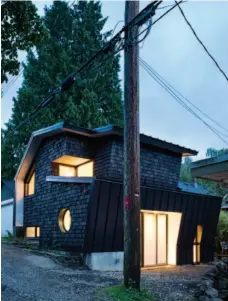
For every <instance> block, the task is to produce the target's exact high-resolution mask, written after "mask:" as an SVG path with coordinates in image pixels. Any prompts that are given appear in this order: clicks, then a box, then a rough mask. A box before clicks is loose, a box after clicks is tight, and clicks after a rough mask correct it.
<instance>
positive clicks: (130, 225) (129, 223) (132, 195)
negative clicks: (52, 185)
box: [124, 1, 140, 289]
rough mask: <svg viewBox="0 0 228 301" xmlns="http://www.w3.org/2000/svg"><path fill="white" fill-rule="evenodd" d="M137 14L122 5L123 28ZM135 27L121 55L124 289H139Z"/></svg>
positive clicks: (134, 6)
mask: <svg viewBox="0 0 228 301" xmlns="http://www.w3.org/2000/svg"><path fill="white" fill-rule="evenodd" d="M138 13H139V1H126V4H125V24H128V23H129V22H130V21H131V20H132V19H133V18H134V17H135V16H136V15H137V14H138ZM137 34H138V26H137V25H136V26H133V27H131V28H130V29H129V30H127V31H126V32H125V51H124V285H125V286H126V287H129V286H132V287H134V288H136V289H140V138H139V48H138V45H137V38H136V36H137Z"/></svg>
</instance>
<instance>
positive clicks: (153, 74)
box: [139, 58, 228, 145]
mask: <svg viewBox="0 0 228 301" xmlns="http://www.w3.org/2000/svg"><path fill="white" fill-rule="evenodd" d="M139 62H140V65H141V66H142V68H143V69H144V70H145V71H147V73H148V74H149V75H150V76H151V77H152V78H153V79H154V80H155V81H156V82H157V83H158V84H159V85H160V86H161V87H163V88H164V89H165V90H166V91H167V92H168V93H169V94H170V95H171V96H172V97H173V98H174V99H175V100H176V101H177V102H178V103H179V104H180V105H181V106H183V107H184V108H185V109H186V110H188V111H189V112H190V113H191V114H192V115H194V116H195V117H196V118H197V119H199V120H200V121H201V122H203V123H204V124H205V125H206V126H207V127H208V128H209V129H210V130H211V131H212V132H214V134H215V135H216V136H218V137H219V138H220V139H221V140H222V141H223V142H224V143H225V144H227V145H228V141H226V140H225V139H224V138H223V137H221V135H220V132H219V131H218V130H217V129H215V128H214V127H213V126H211V125H210V124H208V123H207V122H206V121H205V120H203V119H202V118H201V117H200V116H199V115H198V114H197V113H196V112H195V111H194V110H193V109H191V108H190V107H189V106H188V105H187V104H186V103H185V102H184V101H183V100H182V99H181V98H180V97H179V96H178V94H177V93H175V92H174V91H173V90H172V89H171V88H170V87H169V86H168V85H167V84H166V83H165V82H164V81H163V80H162V78H159V76H158V75H156V74H155V73H154V72H153V70H152V69H151V68H150V65H149V64H147V63H146V62H145V61H144V60H143V59H141V58H140V59H139Z"/></svg>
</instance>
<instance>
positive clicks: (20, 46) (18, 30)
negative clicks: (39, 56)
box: [1, 1, 44, 83]
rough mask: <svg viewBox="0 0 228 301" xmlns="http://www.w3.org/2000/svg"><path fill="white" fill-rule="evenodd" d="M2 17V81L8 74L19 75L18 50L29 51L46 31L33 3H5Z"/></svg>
mask: <svg viewBox="0 0 228 301" xmlns="http://www.w3.org/2000/svg"><path fill="white" fill-rule="evenodd" d="M1 9H2V16H1V29H2V36H1V46H2V49H1V56H2V58H1V61H2V68H1V75H2V78H1V81H2V83H3V82H7V81H8V78H7V74H11V75H18V73H19V66H20V63H19V61H18V50H27V51H28V50H29V49H30V48H31V47H33V46H34V45H37V43H38V41H39V40H40V39H42V37H43V34H44V30H43V26H42V22H41V19H40V17H39V15H38V14H37V8H36V6H35V5H34V4H33V3H32V1H5V2H3V3H2V6H1Z"/></svg>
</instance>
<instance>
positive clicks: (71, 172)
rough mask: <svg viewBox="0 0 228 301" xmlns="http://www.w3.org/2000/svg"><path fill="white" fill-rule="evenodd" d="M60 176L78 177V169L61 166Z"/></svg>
mask: <svg viewBox="0 0 228 301" xmlns="http://www.w3.org/2000/svg"><path fill="white" fill-rule="evenodd" d="M59 175H60V176H62V177H76V169H75V167H74V166H67V165H62V164H59Z"/></svg>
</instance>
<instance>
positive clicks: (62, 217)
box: [59, 208, 71, 232]
mask: <svg viewBox="0 0 228 301" xmlns="http://www.w3.org/2000/svg"><path fill="white" fill-rule="evenodd" d="M70 226H71V214H70V210H69V209H66V208H64V209H62V210H61V211H60V213H59V228H60V230H61V231H62V232H68V231H70Z"/></svg>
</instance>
